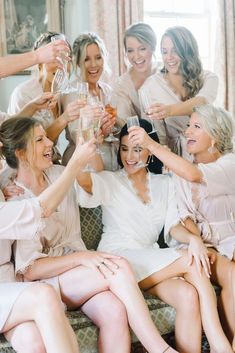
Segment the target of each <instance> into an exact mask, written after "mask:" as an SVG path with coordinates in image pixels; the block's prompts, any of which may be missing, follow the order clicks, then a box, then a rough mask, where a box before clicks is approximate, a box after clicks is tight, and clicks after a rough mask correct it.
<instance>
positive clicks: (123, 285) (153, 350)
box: [60, 259, 176, 353]
mask: <svg viewBox="0 0 235 353" xmlns="http://www.w3.org/2000/svg"><path fill="white" fill-rule="evenodd" d="M115 262H117V263H118V264H119V268H118V269H114V270H113V271H114V275H112V274H110V272H109V271H108V270H107V271H106V270H105V266H104V268H103V271H104V273H105V275H106V279H105V278H104V277H103V276H102V275H101V274H100V273H99V272H98V271H94V270H91V269H89V268H88V267H84V266H79V267H76V268H74V269H72V270H70V271H67V272H66V273H64V274H62V275H60V287H61V293H62V296H63V300H64V301H65V302H66V304H67V305H69V306H70V307H71V308H73V307H77V306H80V305H82V304H84V303H85V302H86V301H87V300H89V299H90V298H92V297H93V296H94V295H96V294H98V293H100V292H103V291H107V290H110V291H111V292H112V293H113V294H115V296H116V297H118V298H119V300H120V301H121V302H122V303H123V304H124V306H125V310H126V312H127V316H128V321H129V324H130V326H131V328H132V329H133V331H134V332H135V334H136V335H137V337H138V338H139V340H140V341H141V342H142V344H143V345H144V346H145V348H146V349H147V350H148V352H149V353H162V352H163V351H164V349H166V348H167V344H166V342H165V341H164V340H163V339H162V337H161V335H160V334H159V332H158V331H157V329H156V327H155V325H154V323H153V321H152V319H151V316H150V313H149V310H148V308H147V306H146V303H145V300H144V298H143V295H142V293H141V291H140V289H139V287H138V284H137V282H136V280H135V278H134V275H133V273H132V271H131V269H130V267H129V265H128V264H127V262H126V261H125V260H123V259H122V260H118V261H115ZM71 283H73V286H71ZM81 283H82V286H81ZM88 304H89V302H88ZM84 309H85V310H87V303H86V305H84V306H83V310H84ZM91 310H92V313H93V315H94V314H95V310H96V309H95V305H94V303H92V309H91ZM102 310H103V308H102ZM111 313H112V310H111V309H110V310H109V314H108V315H106V317H104V319H103V317H99V316H98V315H97V316H96V318H94V316H93V320H99V325H104V327H107V325H108V327H109V328H108V331H107V329H106V331H105V330H104V334H105V335H109V337H108V338H107V340H106V342H108V341H109V340H110V330H111V327H112V325H114V322H113V320H110V319H111V317H110V314H111ZM89 315H91V314H89ZM101 320H103V323H101V322H100V321H101ZM122 325H124V326H125V325H126V322H125V323H122ZM126 329H127V328H126ZM112 332H113V330H112ZM117 341H118V340H117V339H115V337H113V338H112V346H111V347H108V348H109V349H106V352H108V353H110V352H111V351H112V352H113V349H114V347H116V346H117V347H119V352H120V353H123V352H127V349H129V348H127V343H126V345H125V347H122V348H120V346H121V343H122V342H120V339H119V341H118V343H117V344H115V342H117ZM101 346H102V344H101ZM128 347H129V346H128ZM173 352H176V351H175V350H174V349H172V348H169V349H168V351H167V353H173Z"/></svg>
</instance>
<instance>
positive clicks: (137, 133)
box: [128, 127, 202, 183]
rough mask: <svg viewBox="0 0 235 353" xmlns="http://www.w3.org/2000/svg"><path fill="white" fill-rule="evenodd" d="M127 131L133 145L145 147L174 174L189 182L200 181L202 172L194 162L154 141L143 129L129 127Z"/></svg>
mask: <svg viewBox="0 0 235 353" xmlns="http://www.w3.org/2000/svg"><path fill="white" fill-rule="evenodd" d="M128 131H129V139H130V140H131V141H132V143H133V144H134V145H137V144H140V145H141V146H143V147H144V148H147V149H148V150H149V152H150V153H151V154H154V155H155V156H156V157H157V158H158V159H160V160H161V161H162V163H163V164H164V165H165V166H166V167H167V168H169V169H170V170H172V171H173V172H174V173H175V174H177V175H178V176H180V177H182V178H184V179H186V180H188V181H191V182H195V183H200V182H201V181H202V172H201V171H200V170H199V169H198V168H197V166H196V165H195V164H193V163H191V162H189V161H186V160H185V159H183V158H182V157H180V156H178V155H176V154H175V153H173V152H171V151H169V150H168V149H166V148H165V147H164V146H162V145H160V144H159V143H157V142H155V141H154V140H153V139H151V137H149V135H148V134H147V133H146V132H145V130H144V129H142V128H139V127H131V128H130V129H129V130H128Z"/></svg>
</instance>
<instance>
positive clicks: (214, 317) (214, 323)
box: [140, 251, 233, 353]
mask: <svg viewBox="0 0 235 353" xmlns="http://www.w3.org/2000/svg"><path fill="white" fill-rule="evenodd" d="M181 254H182V256H181V257H180V258H179V259H177V260H176V261H175V262H174V263H172V264H170V265H169V266H167V267H165V268H164V269H163V270H161V271H158V272H155V273H154V274H153V275H151V276H149V277H148V278H146V279H145V280H143V281H142V282H141V283H140V285H141V287H142V288H143V289H145V290H147V289H150V288H152V287H154V286H155V285H156V284H158V283H160V282H162V281H164V280H166V279H169V278H172V277H175V276H183V277H184V278H185V279H186V280H187V281H188V282H189V283H191V284H192V285H193V286H194V287H195V288H196V289H197V292H198V296H199V302H200V313H201V318H202V325H203V328H204V331H205V333H206V336H207V339H208V341H209V343H210V347H211V350H212V351H213V352H216V353H232V352H233V351H232V348H231V346H230V344H229V342H228V340H227V338H226V336H225V334H224V332H223V329H222V327H221V324H220V320H219V315H218V312H217V303H216V296H215V293H214V289H213V287H212V285H211V283H210V279H209V278H208V277H206V275H205V274H204V273H202V275H201V276H200V275H199V273H198V271H197V269H196V266H195V265H194V264H193V265H191V266H188V257H187V252H186V251H181Z"/></svg>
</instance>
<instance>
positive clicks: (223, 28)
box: [215, 0, 235, 117]
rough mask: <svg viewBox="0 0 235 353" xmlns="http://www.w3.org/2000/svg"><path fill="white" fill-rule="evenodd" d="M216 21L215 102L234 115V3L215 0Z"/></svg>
mask: <svg viewBox="0 0 235 353" xmlns="http://www.w3.org/2000/svg"><path fill="white" fill-rule="evenodd" d="M217 5H218V23H217V35H216V42H215V48H216V53H215V72H216V73H217V75H218V76H219V91H218V98H217V103H218V104H219V105H221V106H223V107H225V108H226V109H228V110H229V111H230V112H231V113H232V114H233V115H234V117H235V26H234V20H235V4H234V0H217Z"/></svg>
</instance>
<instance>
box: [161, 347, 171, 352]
mask: <svg viewBox="0 0 235 353" xmlns="http://www.w3.org/2000/svg"><path fill="white" fill-rule="evenodd" d="M169 348H170V346H167V347H166V348H165V349H164V351H163V352H162V353H165V352H166V351H168V349H169Z"/></svg>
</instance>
